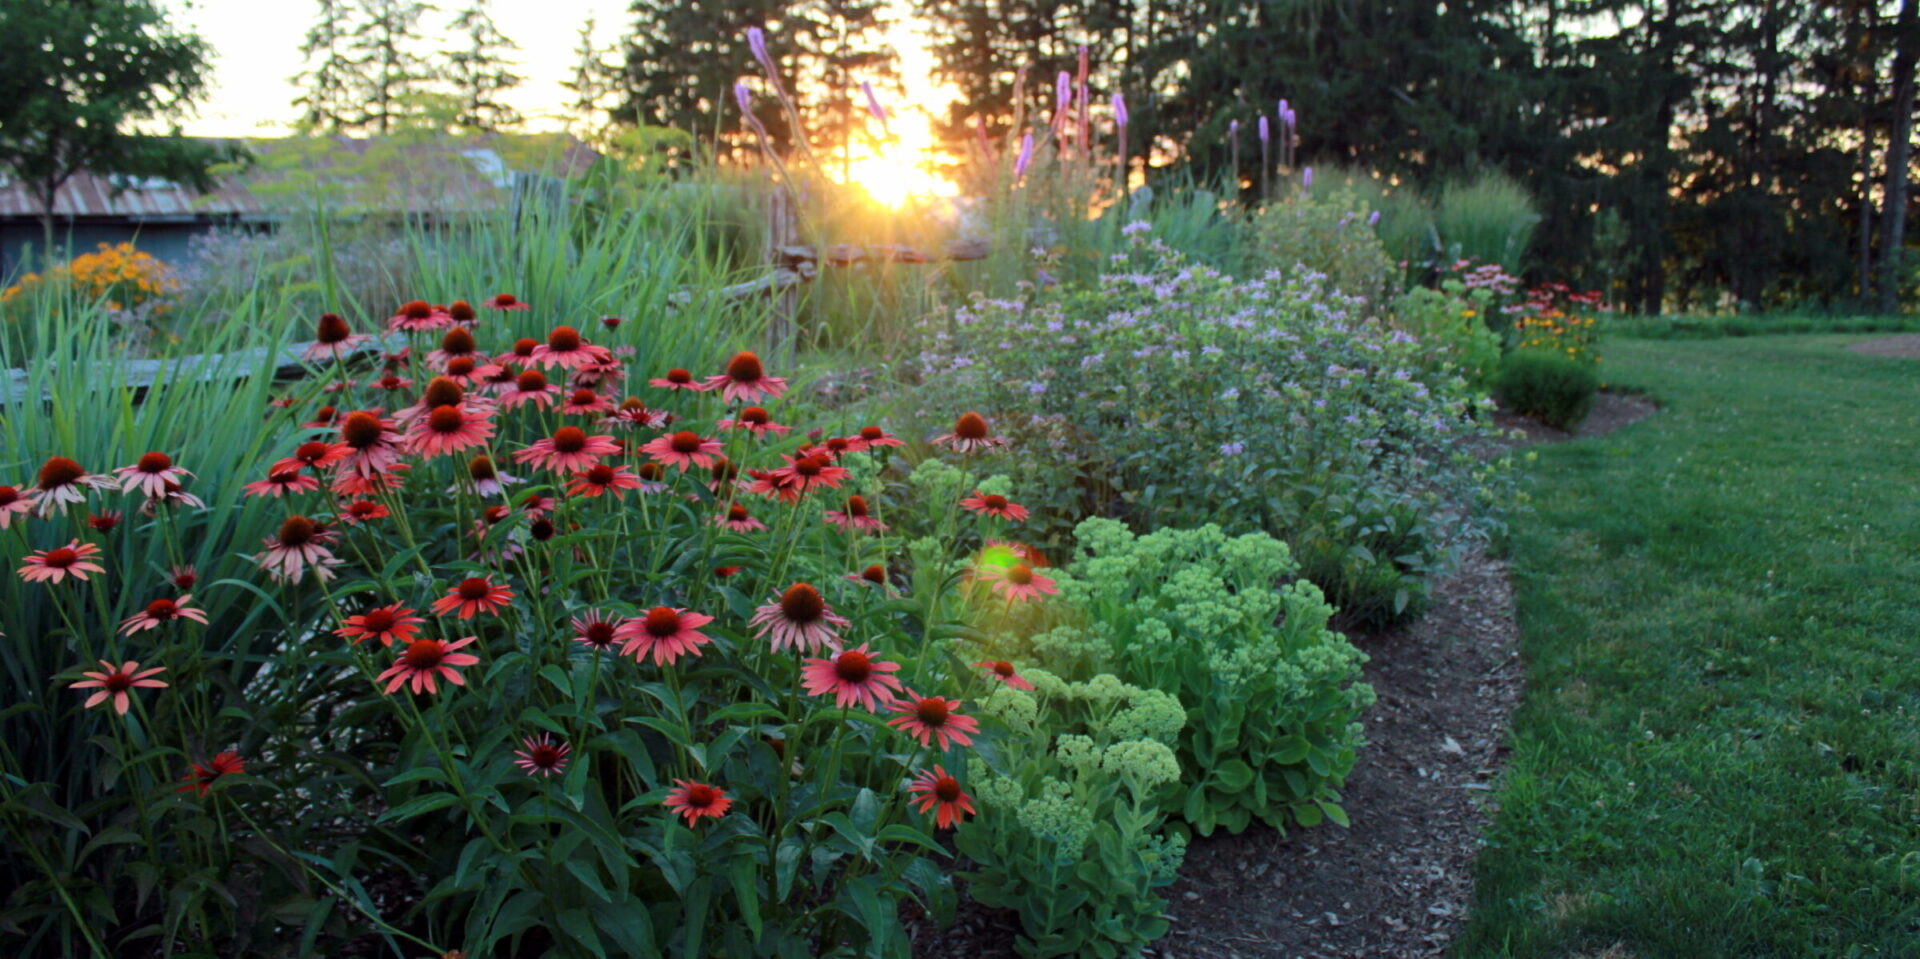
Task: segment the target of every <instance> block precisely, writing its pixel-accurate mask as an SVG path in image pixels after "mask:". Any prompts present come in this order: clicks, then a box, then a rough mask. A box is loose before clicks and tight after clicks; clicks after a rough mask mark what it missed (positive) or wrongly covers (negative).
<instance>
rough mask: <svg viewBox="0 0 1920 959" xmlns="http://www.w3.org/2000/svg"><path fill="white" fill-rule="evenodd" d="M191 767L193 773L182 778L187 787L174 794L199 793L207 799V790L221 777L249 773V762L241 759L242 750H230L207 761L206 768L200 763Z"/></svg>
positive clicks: (177, 790)
mask: <svg viewBox="0 0 1920 959" xmlns="http://www.w3.org/2000/svg"><path fill="white" fill-rule="evenodd" d="M191 765H192V766H193V769H192V771H191V772H188V773H187V774H186V775H184V776H181V777H180V781H181V782H184V783H186V785H184V786H181V787H180V788H179V789H176V790H174V792H183V793H186V792H190V793H198V794H199V795H200V796H201V797H205V796H206V794H207V790H209V789H212V788H213V786H214V784H215V783H217V782H219V781H220V777H222V776H230V775H233V774H235V773H243V772H246V771H247V761H246V760H245V759H242V758H241V757H240V750H238V749H229V750H227V751H226V752H224V753H221V754H220V755H218V756H215V757H213V758H212V759H209V760H207V764H206V765H205V766H202V765H200V764H199V763H192V764H191Z"/></svg>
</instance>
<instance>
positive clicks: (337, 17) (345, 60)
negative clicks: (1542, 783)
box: [293, 0, 360, 132]
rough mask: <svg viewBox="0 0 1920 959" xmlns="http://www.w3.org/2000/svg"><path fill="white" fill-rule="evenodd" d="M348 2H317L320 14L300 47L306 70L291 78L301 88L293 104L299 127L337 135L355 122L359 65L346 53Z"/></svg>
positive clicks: (325, 0)
mask: <svg viewBox="0 0 1920 959" xmlns="http://www.w3.org/2000/svg"><path fill="white" fill-rule="evenodd" d="M348 2H349V0H319V3H320V14H319V16H318V17H317V18H315V20H314V24H313V26H312V27H311V28H309V29H308V30H307V38H306V41H305V42H304V43H302V44H301V45H300V55H301V58H302V59H303V60H304V61H305V62H306V63H307V64H308V66H307V68H306V69H304V70H302V71H300V73H299V74H297V75H295V76H294V78H293V82H294V83H295V84H297V85H298V86H299V87H300V88H301V93H300V95H299V96H298V97H295V98H294V101H293V105H294V106H296V107H298V108H300V124H301V126H303V127H305V128H307V129H309V130H324V131H329V132H337V131H339V130H340V129H341V128H342V127H346V126H349V125H352V124H353V123H354V122H356V120H357V118H358V114H359V106H360V104H359V103H358V102H357V101H356V100H355V99H354V97H353V88H354V86H355V85H356V83H357V81H358V78H359V76H360V68H359V65H358V64H356V63H354V62H353V60H352V58H351V57H350V56H349V55H348V53H347V34H348V31H349V29H350V24H349V18H350V17H351V16H352V11H351V10H350V9H349V8H348Z"/></svg>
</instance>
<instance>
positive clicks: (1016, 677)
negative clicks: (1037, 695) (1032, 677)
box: [973, 659, 1033, 689]
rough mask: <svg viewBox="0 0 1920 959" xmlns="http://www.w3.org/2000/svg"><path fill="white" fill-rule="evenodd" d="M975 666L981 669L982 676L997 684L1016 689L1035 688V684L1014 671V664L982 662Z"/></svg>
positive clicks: (991, 660)
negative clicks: (1000, 683)
mask: <svg viewBox="0 0 1920 959" xmlns="http://www.w3.org/2000/svg"><path fill="white" fill-rule="evenodd" d="M973 665H974V666H975V667H977V668H979V670H980V672H981V675H983V676H985V677H986V678H988V679H991V680H994V681H996V682H1002V683H1006V684H1007V685H1009V686H1012V687H1013V688H1015V689H1032V688H1033V684H1032V683H1030V682H1027V681H1026V679H1025V678H1023V677H1022V676H1021V675H1020V674H1019V673H1018V672H1017V671H1015V670H1014V668H1013V664H1012V663H1009V662H1007V661H1006V660H1004V659H987V660H981V661H980V662H977V663H974V664H973Z"/></svg>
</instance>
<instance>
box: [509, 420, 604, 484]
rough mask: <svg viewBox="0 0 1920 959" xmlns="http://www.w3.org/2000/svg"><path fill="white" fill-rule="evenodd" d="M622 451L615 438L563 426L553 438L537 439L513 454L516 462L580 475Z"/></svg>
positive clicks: (554, 432) (575, 427)
mask: <svg viewBox="0 0 1920 959" xmlns="http://www.w3.org/2000/svg"><path fill="white" fill-rule="evenodd" d="M618 452H620V447H618V446H616V445H614V442H613V437H611V436H588V435H587V433H586V431H584V430H582V429H580V428H579V427H577V426H562V427H560V428H559V429H557V430H554V431H553V435H552V436H551V437H549V438H547V439H543V440H535V441H534V442H533V443H532V444H531V445H529V446H528V447H527V448H526V449H523V450H520V451H519V452H517V453H515V454H513V461H514V462H516V463H532V464H534V466H536V467H539V468H544V469H549V470H552V471H553V472H555V473H563V474H564V473H578V472H580V471H582V470H587V469H591V468H593V467H594V466H596V465H598V464H599V463H600V457H602V456H612V455H614V454H616V453H618Z"/></svg>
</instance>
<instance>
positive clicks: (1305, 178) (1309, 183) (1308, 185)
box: [1300, 167, 1313, 190]
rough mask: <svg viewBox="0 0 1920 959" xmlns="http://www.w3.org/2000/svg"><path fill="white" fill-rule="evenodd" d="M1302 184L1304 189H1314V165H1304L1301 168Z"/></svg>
mask: <svg viewBox="0 0 1920 959" xmlns="http://www.w3.org/2000/svg"><path fill="white" fill-rule="evenodd" d="M1300 186H1301V188H1302V189H1307V190H1311V189H1313V167H1304V168H1302V169H1301V170H1300Z"/></svg>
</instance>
